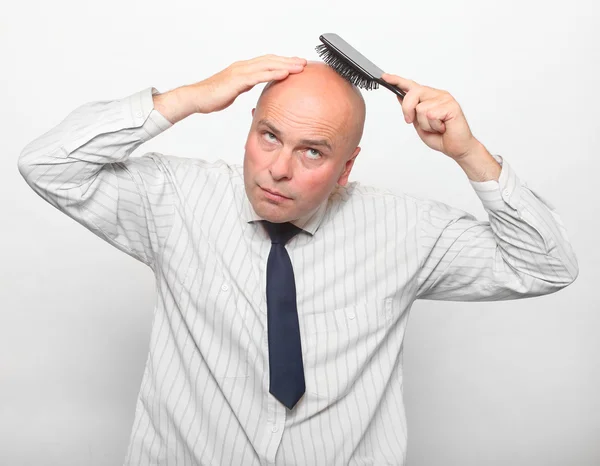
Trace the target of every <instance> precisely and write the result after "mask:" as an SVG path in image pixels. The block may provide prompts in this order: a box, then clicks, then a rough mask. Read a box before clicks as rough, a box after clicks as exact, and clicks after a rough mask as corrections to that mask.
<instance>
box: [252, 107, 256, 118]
mask: <svg viewBox="0 0 600 466" xmlns="http://www.w3.org/2000/svg"><path fill="white" fill-rule="evenodd" d="M255 111H256V108H253V109H252V118H254V112H255Z"/></svg>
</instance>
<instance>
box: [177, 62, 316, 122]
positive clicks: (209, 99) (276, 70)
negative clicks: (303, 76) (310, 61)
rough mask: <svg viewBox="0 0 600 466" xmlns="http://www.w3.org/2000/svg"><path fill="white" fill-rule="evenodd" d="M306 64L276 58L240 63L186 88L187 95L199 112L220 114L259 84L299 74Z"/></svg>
mask: <svg viewBox="0 0 600 466" xmlns="http://www.w3.org/2000/svg"><path fill="white" fill-rule="evenodd" d="M306 64H307V61H306V60H305V59H304V58H298V57H280V56H277V55H263V56H262V57H257V58H253V59H251V60H244V61H237V62H235V63H233V64H231V65H229V66H228V67H227V68H225V69H224V70H223V71H220V72H219V73H217V74H215V75H214V76H211V77H210V78H208V79H205V80H204V81H200V82H198V83H195V84H190V85H189V86H186V87H188V90H187V92H186V94H187V95H188V96H189V98H191V99H193V100H194V101H195V108H196V112H197V113H211V112H217V111H219V110H223V109H224V108H227V107H229V106H230V105H231V104H232V103H233V101H234V100H235V99H236V98H237V96H239V95H240V94H243V93H244V92H247V91H249V90H250V89H252V88H253V87H254V86H256V85H257V84H259V83H263V82H269V81H274V80H281V79H284V78H286V77H287V76H288V75H290V74H294V73H300V72H301V71H302V70H304V67H305V66H306Z"/></svg>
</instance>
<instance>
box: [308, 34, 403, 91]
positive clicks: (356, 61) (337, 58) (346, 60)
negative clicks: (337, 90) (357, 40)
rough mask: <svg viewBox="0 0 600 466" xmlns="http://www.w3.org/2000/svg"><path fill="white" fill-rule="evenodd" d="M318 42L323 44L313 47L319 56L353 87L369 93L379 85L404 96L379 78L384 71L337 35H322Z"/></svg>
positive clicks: (397, 89)
mask: <svg viewBox="0 0 600 466" xmlns="http://www.w3.org/2000/svg"><path fill="white" fill-rule="evenodd" d="M319 40H320V41H321V42H323V43H322V44H321V45H317V46H316V47H315V50H316V51H317V53H318V54H319V56H320V57H321V58H322V59H323V61H324V62H325V63H327V64H328V65H329V66H331V67H332V68H333V69H334V70H335V71H337V73H338V74H339V75H340V76H342V77H343V78H346V79H347V80H348V81H350V82H351V83H352V84H354V85H355V86H357V87H361V88H363V89H366V90H368V91H370V90H371V89H378V88H379V85H380V84H381V85H382V86H384V87H387V88H388V89H389V90H390V91H392V92H393V93H394V94H397V95H399V96H400V97H404V96H405V95H406V92H404V91H403V90H402V89H399V88H397V87H396V86H394V85H393V84H390V83H388V82H386V81H384V80H383V79H382V78H381V75H382V74H383V73H384V71H383V70H382V69H380V68H379V67H377V66H376V65H375V64H374V63H373V62H372V61H370V60H368V59H367V58H366V57H365V56H364V55H363V54H362V53H360V52H359V51H358V50H356V49H355V48H354V47H352V46H351V45H350V44H349V43H348V42H346V41H345V40H344V39H342V38H341V37H340V36H338V35H337V34H332V33H328V34H323V35H321V36H320V37H319Z"/></svg>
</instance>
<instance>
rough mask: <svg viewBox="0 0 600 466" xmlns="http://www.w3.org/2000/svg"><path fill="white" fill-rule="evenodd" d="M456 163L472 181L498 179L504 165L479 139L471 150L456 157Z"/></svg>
mask: <svg viewBox="0 0 600 466" xmlns="http://www.w3.org/2000/svg"><path fill="white" fill-rule="evenodd" d="M456 163H458V165H459V166H460V168H462V169H463V171H464V172H465V174H466V175H467V177H468V178H469V179H470V180H471V181H479V182H481V181H490V180H495V181H498V179H499V178H500V172H501V171H502V166H501V165H500V164H499V163H498V162H497V161H496V159H494V157H493V156H492V154H490V153H489V152H488V150H487V149H486V148H485V146H484V145H483V144H482V143H481V142H479V141H478V140H475V142H474V144H473V148H472V149H471V150H469V151H468V152H467V153H466V154H465V155H464V156H462V157H461V158H460V159H456Z"/></svg>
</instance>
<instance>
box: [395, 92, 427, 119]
mask: <svg viewBox="0 0 600 466" xmlns="http://www.w3.org/2000/svg"><path fill="white" fill-rule="evenodd" d="M421 94H422V89H421V86H416V87H413V88H411V90H410V91H408V92H407V93H406V95H405V96H404V98H403V99H402V101H401V102H400V105H401V106H402V112H403V113H404V119H405V120H406V122H407V123H412V122H413V121H415V118H416V110H415V109H416V107H417V105H418V104H419V102H420V101H421Z"/></svg>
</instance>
